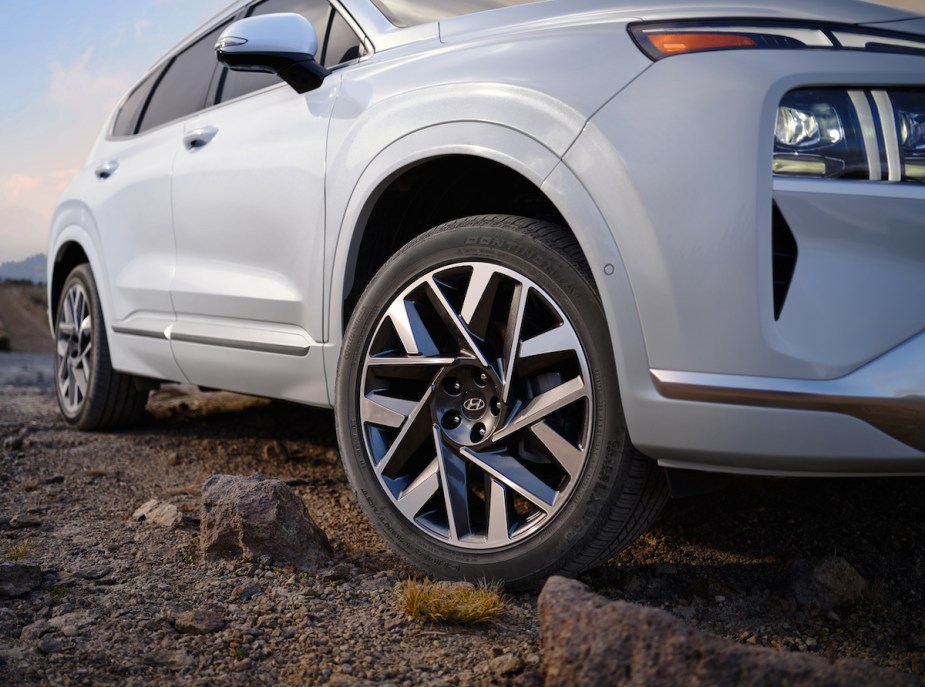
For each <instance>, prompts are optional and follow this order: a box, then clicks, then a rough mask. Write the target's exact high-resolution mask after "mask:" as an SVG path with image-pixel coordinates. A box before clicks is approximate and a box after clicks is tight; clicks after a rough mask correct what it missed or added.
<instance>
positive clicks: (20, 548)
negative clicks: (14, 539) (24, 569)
mask: <svg viewBox="0 0 925 687" xmlns="http://www.w3.org/2000/svg"><path fill="white" fill-rule="evenodd" d="M29 548H30V547H29V540H28V539H23V540H22V541H21V542H19V543H18V544H15V545H13V546H11V547H10V548H8V549H7V550H6V559H7V560H8V561H21V560H22V559H23V558H25V557H26V554H27V553H29Z"/></svg>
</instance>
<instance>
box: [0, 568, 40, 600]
mask: <svg viewBox="0 0 925 687" xmlns="http://www.w3.org/2000/svg"><path fill="white" fill-rule="evenodd" d="M40 584H42V569H41V568H39V566H37V565H30V564H27V563H0V599H12V598H15V597H17V596H23V595H24V594H28V593H29V592H31V591H32V590H33V589H35V588H36V587H38V586H39V585H40Z"/></svg>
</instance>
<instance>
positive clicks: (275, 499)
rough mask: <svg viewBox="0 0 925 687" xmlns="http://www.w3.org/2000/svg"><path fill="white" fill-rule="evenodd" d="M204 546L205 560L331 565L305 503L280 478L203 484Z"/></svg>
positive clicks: (216, 478)
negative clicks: (229, 558) (234, 558)
mask: <svg viewBox="0 0 925 687" xmlns="http://www.w3.org/2000/svg"><path fill="white" fill-rule="evenodd" d="M199 545H200V548H201V549H202V553H203V555H204V557H205V558H206V560H218V559H221V558H224V557H227V556H241V555H245V556H247V557H248V558H250V559H252V560H254V559H258V560H259V558H260V557H261V556H267V557H268V559H269V560H272V561H275V562H276V563H291V564H293V565H295V566H296V567H297V568H299V569H301V570H317V569H318V568H320V567H322V566H324V565H326V564H327V563H328V562H329V560H330V555H331V546H330V544H329V543H328V538H327V536H325V534H324V532H322V531H321V529H320V528H319V527H318V526H317V525H316V524H315V523H314V522H313V521H312V519H311V517H310V516H309V514H308V509H306V507H305V504H304V503H303V502H302V499H300V498H299V497H298V496H297V495H296V494H295V492H293V491H292V490H291V489H290V488H289V487H288V486H286V484H285V483H284V482H282V481H280V480H278V479H273V478H272V477H267V476H266V475H261V474H254V475H251V476H250V477H240V476H233V475H213V476H212V477H210V478H209V479H208V480H206V482H205V484H203V485H202V517H201V521H200V526H199Z"/></svg>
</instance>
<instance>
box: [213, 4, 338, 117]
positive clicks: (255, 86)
mask: <svg viewBox="0 0 925 687" xmlns="http://www.w3.org/2000/svg"><path fill="white" fill-rule="evenodd" d="M279 12H295V13H296V14H301V15H302V16H303V17H305V18H306V19H308V20H309V21H310V22H311V23H312V26H314V27H315V33H316V34H318V46H319V49H320V48H321V46H322V45H323V44H324V34H325V33H326V32H327V28H328V13H329V12H330V5H329V4H328V0H264V1H263V2H261V3H258V4H256V5H254V6H253V7H252V8H251V11H250V12H248V14H247V16H248V17H258V16H260V15H262V14H277V13H279ZM277 83H282V80H281V79H280V78H279V77H278V76H276V74H264V73H261V72H234V71H231V70H230V69H225V70H224V72H223V80H222V85H221V94H220V96H219V100H220V101H221V102H225V101H227V100H232V99H234V98H238V97H240V96H242V95H245V94H247V93H251V92H253V91H257V90H260V89H261V88H266V87H267V86H272V85H273V84H277Z"/></svg>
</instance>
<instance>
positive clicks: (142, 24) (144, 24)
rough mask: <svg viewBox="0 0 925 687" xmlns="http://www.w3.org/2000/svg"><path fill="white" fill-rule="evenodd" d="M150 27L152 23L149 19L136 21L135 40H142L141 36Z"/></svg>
mask: <svg viewBox="0 0 925 687" xmlns="http://www.w3.org/2000/svg"><path fill="white" fill-rule="evenodd" d="M149 26H151V22H150V21H149V20H147V19H137V20H135V40H138V39H139V38H141V34H142V33H144V30H145V29H146V28H148V27H149Z"/></svg>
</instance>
